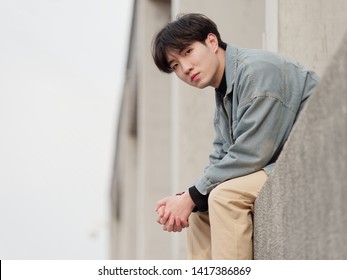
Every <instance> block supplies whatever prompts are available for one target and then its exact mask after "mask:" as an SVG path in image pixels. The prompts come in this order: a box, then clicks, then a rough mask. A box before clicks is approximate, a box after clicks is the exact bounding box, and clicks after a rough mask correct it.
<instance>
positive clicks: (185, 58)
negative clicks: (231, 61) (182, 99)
mask: <svg viewBox="0 0 347 280" xmlns="http://www.w3.org/2000/svg"><path fill="white" fill-rule="evenodd" d="M211 35H213V34H211ZM213 36H214V35H213ZM217 50H218V41H216V38H215V37H213V38H212V40H211V38H210V35H209V36H208V37H207V39H206V40H205V44H203V43H201V42H194V43H192V44H191V45H189V46H188V47H187V48H186V49H184V50H183V51H182V52H180V53H178V54H177V53H174V52H169V53H168V54H167V60H168V62H169V65H170V67H171V68H172V69H173V71H174V72H175V73H176V75H177V76H178V78H180V79H181V80H182V81H183V82H185V83H187V84H189V85H191V86H193V87H197V88H205V87H207V86H213V87H215V88H217V87H218V86H219V82H220V80H221V77H219V72H220V71H218V70H219V69H220V67H221V66H220V63H219V60H218V56H217Z"/></svg>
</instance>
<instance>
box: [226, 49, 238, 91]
mask: <svg viewBox="0 0 347 280" xmlns="http://www.w3.org/2000/svg"><path fill="white" fill-rule="evenodd" d="M237 55H238V48H237V47H236V46H234V45H231V44H228V45H227V48H226V52H225V75H226V80H227V91H226V94H229V93H230V92H231V91H232V88H233V86H234V82H235V77H236V68H237Z"/></svg>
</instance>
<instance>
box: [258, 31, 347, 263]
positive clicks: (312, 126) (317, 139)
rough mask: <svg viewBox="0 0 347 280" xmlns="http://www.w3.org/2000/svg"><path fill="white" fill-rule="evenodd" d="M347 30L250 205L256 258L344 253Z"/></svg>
mask: <svg viewBox="0 0 347 280" xmlns="http://www.w3.org/2000/svg"><path fill="white" fill-rule="evenodd" d="M346 75H347V33H346V34H345V37H344V40H343V41H342V42H341V45H340V48H339V49H338V51H337V52H336V54H335V56H334V57H333V59H332V60H331V62H330V63H329V66H328V68H327V69H326V71H325V74H324V76H323V78H322V80H321V82H320V84H319V86H318V87H317V88H316V91H315V93H314V95H313V96H312V97H311V98H310V100H309V101H308V104H307V106H306V107H305V109H304V111H303V113H302V115H301V116H300V118H299V119H298V121H297V123H296V126H295V128H294V130H293V131H292V134H291V135H290V138H289V140H288V141H287V143H286V146H285V148H284V150H283V152H282V154H281V156H280V158H279V159H278V161H277V164H276V167H275V170H274V173H273V174H272V176H270V177H269V180H268V182H267V183H266V185H265V186H264V188H263V189H262V191H261V193H260V195H259V197H258V199H257V200H256V205H255V216H254V222H255V233H254V236H255V244H254V246H255V258H256V259H347V245H346V244H347V235H346V232H347V204H346V201H347V94H346V93H347V80H346Z"/></svg>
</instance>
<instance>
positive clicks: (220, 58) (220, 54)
mask: <svg viewBox="0 0 347 280" xmlns="http://www.w3.org/2000/svg"><path fill="white" fill-rule="evenodd" d="M217 56H218V61H219V67H218V69H217V73H216V83H215V85H214V87H215V88H218V87H219V86H220V84H221V81H222V79H223V75H224V69H225V50H224V49H222V48H221V47H219V48H218V52H217Z"/></svg>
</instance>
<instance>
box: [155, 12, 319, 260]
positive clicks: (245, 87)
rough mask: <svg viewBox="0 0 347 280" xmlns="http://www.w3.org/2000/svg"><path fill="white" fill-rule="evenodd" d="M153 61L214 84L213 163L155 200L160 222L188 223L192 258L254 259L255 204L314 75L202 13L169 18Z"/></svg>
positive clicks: (198, 83) (176, 227) (173, 227)
mask: <svg viewBox="0 0 347 280" xmlns="http://www.w3.org/2000/svg"><path fill="white" fill-rule="evenodd" d="M152 55H153V59H154V62H155V63H156V65H157V67H158V68H159V69H160V70H161V71H163V72H166V73H171V72H174V73H175V74H176V75H177V76H178V78H180V79H181V80H182V81H183V82H185V83H187V84H189V85H191V86H193V87H197V88H205V87H208V86H211V87H214V88H215V98H216V111H215V119H214V126H215V139H214V142H213V145H214V152H213V153H212V154H211V155H210V163H209V165H208V166H207V167H206V168H205V170H204V172H203V174H202V175H201V177H200V178H199V179H198V180H197V181H196V182H195V184H194V186H192V187H190V188H188V190H187V191H185V192H183V193H180V194H179V195H174V196H169V197H166V198H164V199H162V200H160V201H158V202H157V205H156V211H157V212H158V218H157V222H158V223H160V224H161V225H162V226H163V229H164V230H166V231H169V232H172V231H173V232H179V231H181V230H182V229H183V228H187V235H188V258H189V259H252V258H253V240H252V238H253V225H252V212H253V204H254V201H255V199H256V198H257V195H258V193H259V191H260V190H261V188H262V186H263V185H264V183H265V182H266V180H267V177H268V174H269V173H270V172H271V170H272V168H273V165H274V163H275V161H276V159H277V158H278V156H279V154H280V152H281V150H282V147H283V145H284V143H285V142H286V140H287V138H288V135H289V133H290V131H291V129H292V127H293V124H294V122H295V120H296V119H297V117H298V114H299V112H300V111H301V110H302V108H303V106H304V104H305V102H306V101H307V98H308V97H309V96H310V95H311V93H312V90H313V88H314V87H315V86H316V85H317V83H318V81H319V78H318V76H317V75H316V74H315V73H313V72H311V71H308V70H307V69H305V68H304V67H303V66H301V65H299V64H298V63H296V62H294V61H291V60H288V59H285V58H283V57H282V56H280V55H278V54H275V53H270V52H267V51H263V50H252V49H241V48H237V47H236V46H234V45H230V44H226V43H224V42H223V41H222V39H221V37H220V34H219V32H218V30H217V26H216V24H215V23H214V22H213V21H211V20H210V19H209V18H207V17H206V16H204V15H201V14H186V15H183V16H181V17H178V18H177V20H175V21H173V22H171V23H168V24H167V25H166V26H165V27H163V29H162V30H161V31H160V32H159V33H158V34H157V35H156V37H155V39H154V41H153V50H152Z"/></svg>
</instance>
